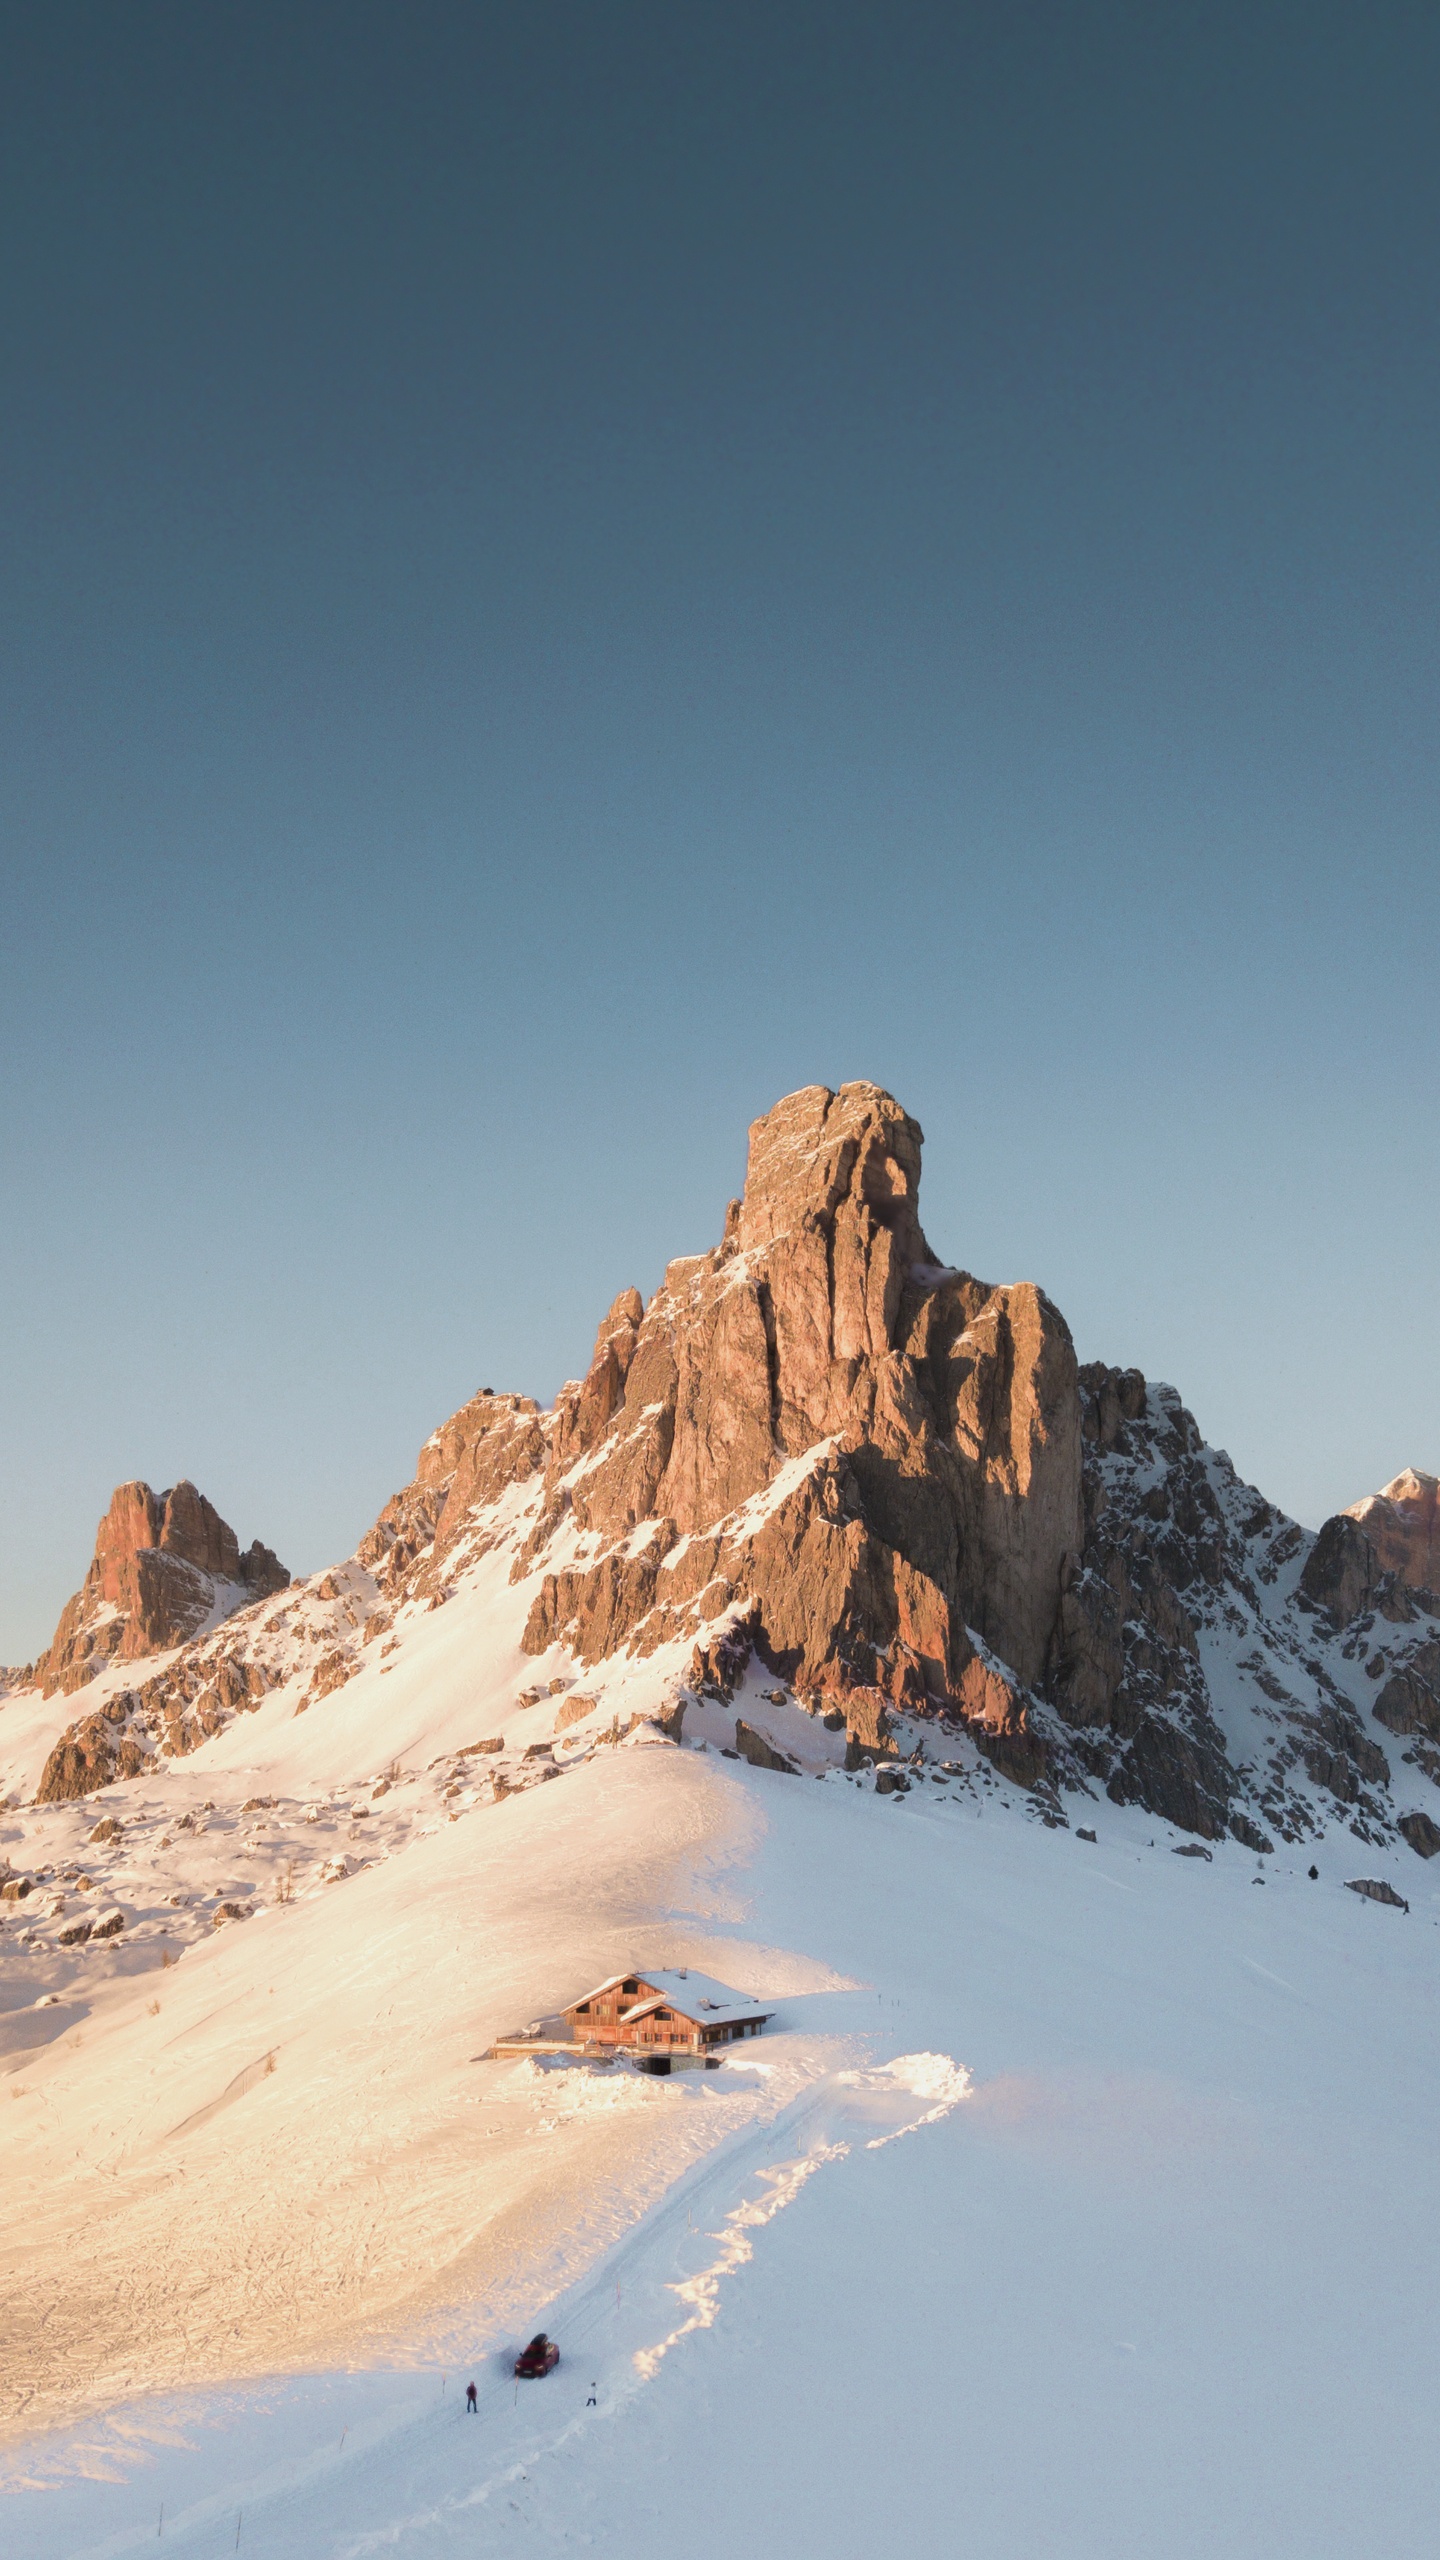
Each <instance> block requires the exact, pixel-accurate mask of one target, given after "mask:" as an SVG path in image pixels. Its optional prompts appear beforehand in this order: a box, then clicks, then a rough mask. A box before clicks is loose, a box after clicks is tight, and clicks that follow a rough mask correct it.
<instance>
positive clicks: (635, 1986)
mask: <svg viewBox="0 0 1440 2560" xmlns="http://www.w3.org/2000/svg"><path fill="white" fill-rule="evenodd" d="M639 1988H640V1985H639V1983H638V1982H627V1983H626V1984H625V1986H624V1989H625V1996H626V1998H627V2000H628V1999H633V1997H634V1995H635V1993H636V1992H637V1991H638V1990H639Z"/></svg>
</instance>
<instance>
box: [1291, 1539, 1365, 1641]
mask: <svg viewBox="0 0 1440 2560" xmlns="http://www.w3.org/2000/svg"><path fill="white" fill-rule="evenodd" d="M1380 1576H1381V1565H1380V1559H1379V1557H1378V1556H1377V1554H1376V1552H1375V1549H1374V1547H1373V1546H1372V1545H1371V1543H1370V1540H1369V1539H1368V1537H1367V1536H1366V1534H1365V1532H1364V1530H1363V1529H1362V1528H1360V1527H1358V1526H1357V1524H1356V1522H1355V1521H1354V1520H1353V1519H1352V1518H1351V1517H1350V1515H1349V1514H1348V1513H1347V1512H1344V1511H1340V1512H1337V1513H1336V1515H1335V1517H1334V1519H1333V1520H1327V1521H1326V1522H1325V1525H1324V1527H1323V1528H1322V1529H1321V1531H1320V1534H1319V1536H1318V1538H1317V1539H1316V1541H1315V1544H1314V1546H1313V1547H1312V1548H1311V1550H1310V1553H1309V1555H1308V1556H1307V1557H1306V1559H1305V1566H1304V1570H1303V1572H1302V1573H1301V1576H1300V1588H1301V1590H1302V1591H1303V1593H1304V1594H1305V1597H1306V1599H1307V1600H1313V1601H1314V1603H1315V1606H1316V1608H1317V1609H1328V1610H1329V1612H1330V1615H1331V1617H1332V1618H1334V1619H1335V1621H1336V1623H1337V1625H1339V1626H1342V1627H1348V1626H1349V1624H1350V1621H1351V1619H1352V1618H1358V1617H1359V1615H1360V1612H1361V1610H1362V1609H1368V1608H1369V1606H1370V1603H1371V1601H1372V1600H1373V1599H1374V1597H1375V1593H1376V1591H1377V1590H1378V1589H1379V1586H1380Z"/></svg>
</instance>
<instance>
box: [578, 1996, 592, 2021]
mask: <svg viewBox="0 0 1440 2560" xmlns="http://www.w3.org/2000/svg"><path fill="white" fill-rule="evenodd" d="M575 2015H576V2017H577V2018H588V2017H589V2015H590V2003H589V2001H588V2000H577V2001H576V2003H575Z"/></svg>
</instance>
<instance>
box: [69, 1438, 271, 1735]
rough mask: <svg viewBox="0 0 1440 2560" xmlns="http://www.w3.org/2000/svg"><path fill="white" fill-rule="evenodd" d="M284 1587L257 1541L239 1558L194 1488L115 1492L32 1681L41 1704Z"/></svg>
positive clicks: (227, 1531)
mask: <svg viewBox="0 0 1440 2560" xmlns="http://www.w3.org/2000/svg"><path fill="white" fill-rule="evenodd" d="M289 1579H290V1576H289V1574H288V1573H287V1572H286V1570H285V1567H284V1566H283V1565H282V1564H281V1563H280V1562H279V1560H278V1558H277V1557H276V1556H275V1555H274V1554H272V1552H271V1550H270V1548H269V1547H263V1546H261V1544H260V1542H259V1540H258V1539H257V1540H256V1541H255V1542H254V1544H253V1545H251V1546H250V1547H248V1548H247V1549H246V1551H245V1553H244V1554H243V1555H242V1554H241V1552H240V1546H239V1541H238V1540H237V1538H236V1535H235V1532H234V1530H233V1529H232V1528H231V1527H230V1526H229V1524H228V1522H227V1521H224V1520H222V1519H221V1517H220V1514H219V1512H218V1511H217V1510H216V1509H215V1506H214V1504H213V1503H211V1502H207V1501H206V1499H205V1496H204V1494H203V1493H199V1492H197V1491H196V1488H195V1486H194V1485H193V1484H188V1483H186V1482H184V1481H182V1482H181V1483H179V1484H177V1485H175V1486H173V1487H172V1488H171V1489H170V1490H169V1491H168V1492H165V1493H152V1492H151V1490H150V1487H149V1485H148V1484H139V1483H133V1484H122V1485H117V1487H116V1489H115V1491H114V1493H113V1494H112V1496H111V1498H110V1508H109V1510H108V1511H107V1512H106V1514H105V1517H104V1519H103V1520H102V1521H101V1523H100V1526H99V1529H98V1531H97V1532H96V1537H95V1553H94V1556H93V1558H92V1559H91V1564H90V1570H89V1572H88V1573H87V1574H86V1576H85V1579H84V1581H83V1583H82V1584H81V1586H80V1589H79V1590H78V1591H77V1592H76V1593H75V1595H74V1597H73V1599H70V1600H67V1602H66V1604H65V1607H64V1608H63V1610H62V1611H61V1613H60V1623H59V1625H58V1626H57V1628H56V1630H55V1634H54V1637H53V1640H52V1641H51V1643H50V1645H49V1647H48V1649H47V1650H46V1651H45V1652H44V1653H43V1654H42V1655H41V1656H40V1659H39V1661H38V1662H37V1663H36V1665H35V1678H36V1680H37V1681H38V1683H39V1685H40V1687H41V1688H42V1689H43V1691H44V1693H45V1695H46V1696H47V1697H49V1696H51V1695H52V1694H53V1692H54V1691H55V1690H57V1689H59V1690H62V1691H65V1692H67V1693H68V1692H70V1691H72V1690H75V1689H82V1688H84V1686H85V1685H86V1683H87V1681H90V1680H93V1679H94V1677H95V1675H96V1673H97V1672H98V1671H101V1670H103V1669H104V1667H105V1665H106V1663H108V1662H116V1661H119V1662H130V1661H135V1660H137V1659H139V1658H140V1657H141V1656H143V1655H145V1654H149V1653H163V1652H165V1651H166V1650H167V1649H168V1648H169V1647H170V1646H171V1645H176V1644H183V1643H185V1642H186V1641H187V1640H188V1639H189V1638H190V1637H191V1636H194V1635H196V1634H197V1633H198V1632H199V1630H200V1629H201V1628H202V1627H206V1626H209V1625H214V1624H216V1623H218V1621H219V1619H221V1618H223V1617H229V1616H232V1615H233V1614H234V1612H235V1611H236V1610H237V1609H243V1608H247V1607H248V1606H249V1604H250V1603H251V1601H253V1600H262V1599H265V1598H267V1597H268V1595H269V1594H270V1593H271V1592H272V1591H280V1590H283V1589H284V1587H285V1585H286V1584H287V1583H288V1582H289Z"/></svg>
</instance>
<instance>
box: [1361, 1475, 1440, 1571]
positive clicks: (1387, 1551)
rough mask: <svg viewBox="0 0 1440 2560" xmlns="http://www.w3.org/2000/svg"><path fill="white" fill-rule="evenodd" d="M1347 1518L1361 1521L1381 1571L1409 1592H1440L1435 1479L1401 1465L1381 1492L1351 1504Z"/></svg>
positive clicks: (1439, 1491)
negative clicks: (1407, 1586) (1405, 1584)
mask: <svg viewBox="0 0 1440 2560" xmlns="http://www.w3.org/2000/svg"><path fill="white" fill-rule="evenodd" d="M1346 1516H1347V1517H1348V1518H1349V1519H1351V1520H1358V1522H1359V1523H1360V1526H1361V1528H1362V1529H1363V1531H1364V1533H1365V1535H1366V1537H1367V1538H1368V1539H1369V1541H1370V1544H1371V1546H1372V1548H1373V1549H1374V1551H1375V1554H1376V1556H1377V1557H1378V1559H1379V1562H1380V1566H1381V1569H1382V1571H1384V1572H1385V1573H1394V1574H1398V1575H1399V1577H1400V1580H1401V1581H1402V1582H1408V1583H1409V1584H1410V1585H1411V1587H1412V1589H1414V1590H1417V1591H1440V1477H1437V1476H1427V1475H1425V1474H1423V1473H1422V1471H1421V1470H1420V1468H1418V1467H1406V1468H1405V1470H1404V1472H1403V1473H1402V1474H1400V1475H1398V1476H1396V1477H1395V1478H1394V1480H1393V1482H1391V1483H1390V1484H1387V1485H1386V1487H1385V1489H1384V1491H1383V1493H1370V1494H1367V1495H1366V1497H1365V1499H1364V1501H1363V1502H1352V1503H1351V1505H1350V1507H1349V1511H1348V1514H1347V1515H1346Z"/></svg>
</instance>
